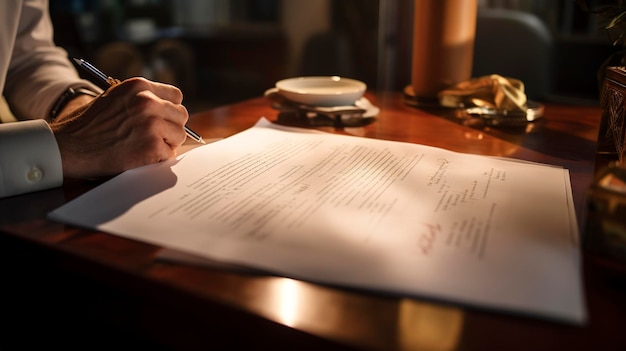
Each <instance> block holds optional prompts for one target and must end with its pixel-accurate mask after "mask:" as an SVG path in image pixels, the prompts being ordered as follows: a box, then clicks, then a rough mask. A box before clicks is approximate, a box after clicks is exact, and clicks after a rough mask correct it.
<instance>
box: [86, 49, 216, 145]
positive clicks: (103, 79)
mask: <svg viewBox="0 0 626 351" xmlns="http://www.w3.org/2000/svg"><path fill="white" fill-rule="evenodd" d="M74 62H76V65H78V67H80V68H82V69H84V70H85V71H87V72H89V73H91V74H92V75H93V76H94V77H95V78H97V79H98V82H100V83H103V84H104V85H105V88H106V87H108V86H113V85H117V84H119V83H120V80H119V79H115V78H112V77H110V76H107V75H106V74H104V73H102V71H100V70H99V69H97V68H96V66H94V65H92V64H91V63H89V62H87V61H85V60H83V59H77V58H75V59H74ZM185 133H187V136H188V137H190V138H191V139H193V140H195V141H197V142H199V143H202V144H206V143H205V142H204V140H203V139H202V137H201V136H200V134H198V133H196V132H194V131H193V130H191V128H189V127H187V126H185Z"/></svg>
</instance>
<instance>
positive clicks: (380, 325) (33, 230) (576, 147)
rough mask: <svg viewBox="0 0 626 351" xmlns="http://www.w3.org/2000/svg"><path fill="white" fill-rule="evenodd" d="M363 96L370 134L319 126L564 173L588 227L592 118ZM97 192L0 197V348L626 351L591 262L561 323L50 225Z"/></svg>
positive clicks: (614, 307)
mask: <svg viewBox="0 0 626 351" xmlns="http://www.w3.org/2000/svg"><path fill="white" fill-rule="evenodd" d="M368 97H369V98H370V100H371V101H372V103H374V104H375V105H377V106H379V107H380V108H381V112H380V114H379V115H378V117H377V119H376V120H375V121H374V122H373V123H371V124H368V125H366V126H361V127H351V128H337V127H333V126H328V127H319V129H322V130H326V131H329V132H336V133H346V134H353V135H358V136H363V137H368V138H380V139H389V140H398V141H408V142H415V143H422V144H428V145H433V146H437V147H443V148H447V149H451V150H455V151H462V152H469V153H476V154H484V155H499V156H507V157H512V158H518V159H525V160H532V161H537V162H544V163H550V164H555V165H560V166H563V167H566V168H568V169H569V170H570V172H571V179H572V187H573V193H574V199H575V205H576V211H577V215H578V219H579V225H580V226H581V227H583V226H584V219H585V212H586V211H585V197H586V192H587V189H588V187H589V184H590V182H591V181H592V177H593V174H594V169H595V162H596V155H595V147H596V142H595V140H596V137H597V133H598V124H599V122H598V121H599V118H600V109H599V108H598V107H588V106H587V107H585V106H565V105H556V104H548V105H547V106H546V108H545V118H544V119H543V120H541V121H538V122H536V123H533V124H529V125H527V126H524V127H517V128H494V127H476V126H466V125H464V123H463V122H462V121H461V120H457V119H455V117H453V116H452V115H450V114H449V113H448V112H447V111H428V110H423V109H417V108H414V107H410V106H407V105H406V104H405V103H404V101H403V97H402V96H401V95H400V94H398V93H385V94H369V95H368ZM277 114H278V112H277V111H276V110H274V109H272V108H271V106H270V104H269V102H268V101H267V100H265V99H264V98H257V99H253V100H249V101H245V102H241V103H237V104H233V105H229V106H224V107H220V108H216V109H212V110H209V111H206V112H202V113H198V114H195V115H193V116H192V117H191V118H190V122H189V126H190V127H191V128H193V129H194V130H196V131H198V132H199V133H200V134H201V135H203V137H205V138H223V137H228V136H230V135H232V134H234V133H236V132H239V131H242V130H244V129H246V128H249V127H251V126H252V125H253V124H254V123H255V122H256V121H257V120H258V118H259V117H260V116H265V117H267V118H268V119H270V120H276V118H277ZM529 181H541V180H540V179H537V180H531V179H529ZM98 183H99V182H97V181H93V182H85V181H72V180H67V181H66V183H65V184H64V186H63V187H62V188H59V189H52V190H48V191H42V192H38V193H33V194H27V195H23V196H16V197H12V198H8V199H2V200H0V250H1V251H0V252H1V253H2V255H1V256H2V275H1V277H2V278H1V279H2V285H1V287H0V290H1V291H2V292H1V294H2V296H0V297H1V298H2V300H1V301H0V303H1V304H2V309H0V318H2V319H3V320H2V321H3V322H4V323H3V324H4V325H5V326H6V327H3V329H1V330H2V334H0V349H5V348H3V346H6V345H8V346H9V347H7V348H6V349H11V348H10V346H15V345H18V346H20V347H19V348H22V347H23V346H42V345H45V346H50V345H55V346H60V347H65V349H73V348H80V349H97V348H102V349H104V348H107V349H111V348H114V347H115V348H124V346H126V347H129V346H137V347H143V348H148V349H152V350H155V349H156V350H160V349H163V350H167V349H176V350H185V349H217V350H223V349H237V350H239V349H242V350H243V349H275V350H283V349H284V350H320V349H323V350H527V349H533V350H555V349H559V350H592V349H593V350H615V349H622V350H624V349H626V333H624V332H623V331H622V329H623V328H624V327H625V326H626V279H625V278H624V277H625V275H623V273H622V271H621V270H619V269H615V267H612V266H611V267H610V268H609V267H608V266H607V265H605V264H603V263H602V261H601V260H599V259H597V257H595V256H592V255H589V254H587V253H585V255H584V266H583V274H584V284H585V293H586V302H587V307H588V311H589V321H588V323H587V324H586V325H585V326H575V325H568V324H563V323H556V322H552V321H548V320H541V319H537V318H534V317H529V316H520V315H510V314H507V313H501V312H494V311H487V310H479V309H472V308H467V307H464V306H460V305H455V304H453V303H447V302H441V301H436V300H427V299H422V300H419V299H408V298H398V297H393V296H386V295H381V294H375V293H370V292H363V291H355V290H349V289H341V288H336V287H329V286H323V285H317V284H313V283H308V282H304V281H296V280H292V279H287V278H281V277H275V276H266V275H258V274H251V273H246V272H241V271H234V270H230V269H227V268H220V267H200V266H194V265H189V264H182V263H175V262H169V261H163V260H158V259H155V255H156V254H157V253H158V252H159V250H161V248H160V247H156V246H153V245H149V244H145V243H141V242H136V241H132V240H128V239H124V238H121V237H117V236H114V235H110V234H106V233H101V232H96V231H92V230H86V229H81V228H76V227H72V226H68V225H63V224H60V223H55V222H52V221H49V220H47V219H46V213H48V212H49V211H50V210H52V209H54V208H56V207H58V206H60V205H61V204H63V203H65V202H66V201H69V200H71V199H72V198H74V197H76V196H78V195H79V194H81V193H84V192H85V191H87V190H89V189H91V188H93V187H95V186H97V185H98ZM530 220H532V219H530ZM16 348H18V347H16ZM48 348H49V347H48Z"/></svg>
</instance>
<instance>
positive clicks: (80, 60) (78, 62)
mask: <svg viewBox="0 0 626 351" xmlns="http://www.w3.org/2000/svg"><path fill="white" fill-rule="evenodd" d="M73 60H74V62H76V63H77V64H79V65H80V63H81V62H82V61H83V60H82V59H77V58H76V57H74V58H73Z"/></svg>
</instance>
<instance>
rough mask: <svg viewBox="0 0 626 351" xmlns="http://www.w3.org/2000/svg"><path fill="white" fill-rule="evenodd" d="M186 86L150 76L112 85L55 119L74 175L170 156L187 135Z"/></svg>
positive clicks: (66, 167) (66, 166) (67, 169)
mask: <svg viewBox="0 0 626 351" xmlns="http://www.w3.org/2000/svg"><path fill="white" fill-rule="evenodd" d="M182 100H183V95H182V93H181V91H180V90H179V89H178V88H176V87H174V86H171V85H167V84H161V83H156V82H152V81H149V80H146V79H144V78H130V79H128V80H125V81H123V82H122V83H121V84H118V85H116V86H113V87H111V88H109V89H108V90H107V91H106V92H105V93H104V94H103V95H101V96H100V97H98V98H96V99H94V100H93V101H91V102H90V103H88V104H87V105H84V106H82V107H80V108H78V109H76V110H75V111H73V112H72V113H70V114H67V115H63V114H62V115H60V116H59V117H58V118H57V119H56V120H55V121H53V122H51V123H50V127H51V128H52V131H53V132H54V134H55V136H56V140H57V143H58V145H59V148H60V150H61V158H62V162H63V174H64V176H65V177H69V178H93V177H101V176H110V175H114V174H117V173H120V172H122V171H125V170H127V169H131V168H135V167H139V166H143V165H146V164H150V163H155V162H160V161H164V160H167V159H169V158H171V157H173V156H174V155H176V148H177V147H179V146H180V145H181V144H182V143H183V142H184V141H185V137H186V135H185V130H184V126H185V123H187V119H188V118H189V114H188V112H187V109H186V108H185V107H184V106H183V105H182V104H181V103H182Z"/></svg>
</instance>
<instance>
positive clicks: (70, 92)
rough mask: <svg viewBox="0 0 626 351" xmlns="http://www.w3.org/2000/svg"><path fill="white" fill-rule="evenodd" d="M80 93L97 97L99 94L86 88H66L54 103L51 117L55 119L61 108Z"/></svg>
mask: <svg viewBox="0 0 626 351" xmlns="http://www.w3.org/2000/svg"><path fill="white" fill-rule="evenodd" d="M78 95H89V96H94V97H96V96H98V93H96V92H94V91H91V90H89V89H85V88H77V89H74V88H67V90H65V91H64V92H63V94H61V96H60V97H59V99H58V100H57V101H56V102H55V103H54V105H52V109H51V110H50V118H51V119H55V118H56V116H57V115H58V114H59V112H61V110H62V109H63V108H64V107H65V105H67V103H68V102H69V101H70V100H72V99H73V98H75V97H76V96H78Z"/></svg>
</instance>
